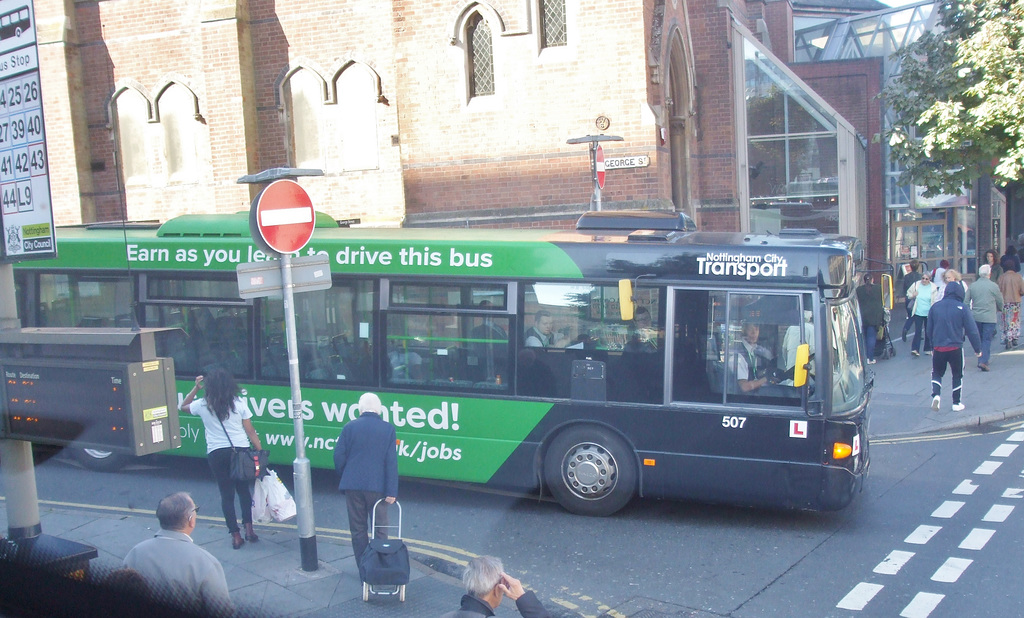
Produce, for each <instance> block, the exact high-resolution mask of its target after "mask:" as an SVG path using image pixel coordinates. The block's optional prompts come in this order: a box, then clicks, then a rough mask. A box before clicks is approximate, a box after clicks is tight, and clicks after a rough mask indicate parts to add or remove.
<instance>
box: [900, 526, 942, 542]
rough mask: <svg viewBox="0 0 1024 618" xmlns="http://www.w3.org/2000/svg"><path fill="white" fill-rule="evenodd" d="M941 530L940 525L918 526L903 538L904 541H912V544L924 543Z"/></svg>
mask: <svg viewBox="0 0 1024 618" xmlns="http://www.w3.org/2000/svg"><path fill="white" fill-rule="evenodd" d="M939 530H942V526H918V527H917V530H914V531H913V532H911V533H910V536H908V537H907V538H905V539H903V542H904V543H913V544H914V545H924V544H926V543H927V542H928V541H930V540H932V537H933V536H935V533H936V532H938V531H939Z"/></svg>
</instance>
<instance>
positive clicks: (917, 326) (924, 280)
mask: <svg viewBox="0 0 1024 618" xmlns="http://www.w3.org/2000/svg"><path fill="white" fill-rule="evenodd" d="M936 294H937V287H936V285H935V284H934V283H932V276H931V274H930V273H924V274H922V275H921V280H920V281H918V282H917V283H915V284H914V285H912V286H910V289H909V290H907V295H908V296H909V297H910V298H913V299H914V340H913V341H912V342H911V343H910V353H911V354H913V355H914V356H921V351H920V350H921V331H922V330H923V331H924V351H925V354H931V353H932V341H931V339H930V338H929V337H928V329H927V328H925V325H926V324H927V323H928V310H929V309H931V308H932V302H934V300H935V296H936Z"/></svg>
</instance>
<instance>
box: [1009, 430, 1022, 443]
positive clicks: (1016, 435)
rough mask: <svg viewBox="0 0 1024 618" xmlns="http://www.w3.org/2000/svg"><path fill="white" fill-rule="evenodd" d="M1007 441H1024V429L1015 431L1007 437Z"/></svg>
mask: <svg viewBox="0 0 1024 618" xmlns="http://www.w3.org/2000/svg"><path fill="white" fill-rule="evenodd" d="M1006 441H1007V442H1024V431H1015V432H1014V433H1013V435H1011V436H1010V437H1009V438H1007V439H1006Z"/></svg>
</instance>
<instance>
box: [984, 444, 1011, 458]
mask: <svg viewBox="0 0 1024 618" xmlns="http://www.w3.org/2000/svg"><path fill="white" fill-rule="evenodd" d="M1015 450H1017V445H1016V444H1000V445H999V446H997V447H996V450H994V451H992V454H991V455H989V457H1009V456H1010V455H1012V454H1013V452H1014V451H1015Z"/></svg>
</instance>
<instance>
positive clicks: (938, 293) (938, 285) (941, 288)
mask: <svg viewBox="0 0 1024 618" xmlns="http://www.w3.org/2000/svg"><path fill="white" fill-rule="evenodd" d="M948 268H949V260H942V261H941V262H939V265H938V266H937V267H936V268H935V270H933V271H932V284H933V285H934V286H935V296H934V298H932V302H935V303H937V302H939V301H940V300H942V293H943V292H945V291H946V269H948Z"/></svg>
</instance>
